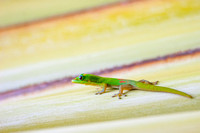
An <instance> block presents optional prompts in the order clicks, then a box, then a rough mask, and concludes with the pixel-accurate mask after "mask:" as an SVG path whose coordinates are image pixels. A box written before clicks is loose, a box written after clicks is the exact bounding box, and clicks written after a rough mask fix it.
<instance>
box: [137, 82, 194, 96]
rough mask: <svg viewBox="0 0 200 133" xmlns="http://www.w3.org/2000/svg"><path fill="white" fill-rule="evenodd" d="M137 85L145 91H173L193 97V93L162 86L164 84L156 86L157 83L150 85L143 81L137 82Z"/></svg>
mask: <svg viewBox="0 0 200 133" xmlns="http://www.w3.org/2000/svg"><path fill="white" fill-rule="evenodd" d="M135 85H136V87H137V88H138V89H140V90H145V91H158V92H168V93H173V94H178V95H181V96H185V97H189V98H193V97H192V96H191V95H189V94H187V93H184V92H181V91H178V90H175V89H172V88H168V87H162V86H155V85H150V84H144V83H141V82H137V83H136V84H135Z"/></svg>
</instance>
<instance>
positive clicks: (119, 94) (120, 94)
mask: <svg viewBox="0 0 200 133" xmlns="http://www.w3.org/2000/svg"><path fill="white" fill-rule="evenodd" d="M116 96H118V98H119V99H122V98H121V96H125V97H126V96H127V95H125V94H122V93H117V94H115V95H113V96H112V97H116Z"/></svg>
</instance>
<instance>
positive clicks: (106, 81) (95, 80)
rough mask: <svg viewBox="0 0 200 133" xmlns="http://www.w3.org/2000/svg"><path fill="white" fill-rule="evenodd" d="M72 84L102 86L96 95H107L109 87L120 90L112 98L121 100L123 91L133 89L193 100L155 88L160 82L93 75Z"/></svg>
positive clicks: (164, 88)
mask: <svg viewBox="0 0 200 133" xmlns="http://www.w3.org/2000/svg"><path fill="white" fill-rule="evenodd" d="M72 83H78V84H85V85H93V86H100V87H101V88H102V90H101V91H99V92H97V93H96V94H103V93H105V92H106V88H107V87H112V88H119V93H117V94H115V95H113V96H112V97H116V96H118V97H119V99H121V96H122V95H124V96H126V95H125V94H124V93H123V90H131V89H137V90H144V91H158V92H168V93H174V94H178V95H181V96H185V97H189V98H193V97H192V96H191V95H189V94H186V93H184V92H181V91H178V90H175V89H172V88H168V87H162V86H155V85H157V84H158V81H156V82H149V81H147V80H139V81H135V80H127V79H117V78H107V77H100V76H96V75H93V74H81V75H80V76H79V77H76V78H74V79H73V80H72Z"/></svg>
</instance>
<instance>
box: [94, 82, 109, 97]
mask: <svg viewBox="0 0 200 133" xmlns="http://www.w3.org/2000/svg"><path fill="white" fill-rule="evenodd" d="M101 86H102V90H101V91H99V92H97V93H95V94H96V95H98V94H103V93H105V92H106V88H107V84H101Z"/></svg>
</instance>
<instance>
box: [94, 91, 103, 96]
mask: <svg viewBox="0 0 200 133" xmlns="http://www.w3.org/2000/svg"><path fill="white" fill-rule="evenodd" d="M103 93H104V92H102V91H99V92H97V93H95V95H101V94H103Z"/></svg>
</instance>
